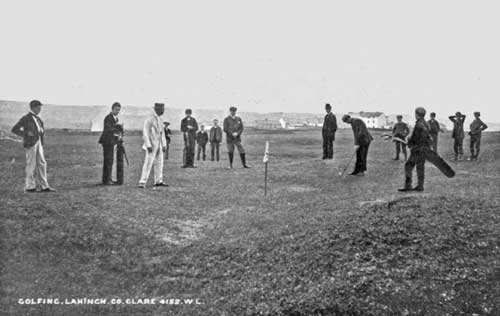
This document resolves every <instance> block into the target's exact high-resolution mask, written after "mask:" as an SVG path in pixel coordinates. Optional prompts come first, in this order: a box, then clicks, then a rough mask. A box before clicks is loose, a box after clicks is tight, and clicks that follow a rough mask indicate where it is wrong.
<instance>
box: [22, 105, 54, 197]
mask: <svg viewBox="0 0 500 316" xmlns="http://www.w3.org/2000/svg"><path fill="white" fill-rule="evenodd" d="M41 111H42V103H41V102H40V101H38V100H33V101H31V102H30V112H29V113H28V114H26V115H25V116H23V117H22V118H21V119H20V120H19V122H17V124H16V125H14V127H12V133H14V134H16V135H18V136H21V137H22V138H23V146H24V152H25V154H26V181H25V192H30V193H32V192H36V191H37V189H40V190H41V191H42V192H53V191H55V190H54V189H53V188H51V187H50V186H49V184H48V182H47V163H46V161H45V156H44V154H43V136H44V133H45V129H44V126H43V122H42V119H41V118H40V117H39V116H38V114H40V112H41Z"/></svg>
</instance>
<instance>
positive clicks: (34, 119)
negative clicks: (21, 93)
mask: <svg viewBox="0 0 500 316" xmlns="http://www.w3.org/2000/svg"><path fill="white" fill-rule="evenodd" d="M30 112H31V114H33V121H35V124H36V128H37V129H38V132H39V133H43V128H42V127H41V126H40V124H38V120H37V119H36V118H37V117H38V116H37V115H36V114H35V112H33V111H30Z"/></svg>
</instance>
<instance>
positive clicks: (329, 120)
mask: <svg viewBox="0 0 500 316" xmlns="http://www.w3.org/2000/svg"><path fill="white" fill-rule="evenodd" d="M325 111H326V115H325V119H324V121H323V129H322V136H323V159H333V142H334V141H335V132H336V131H337V118H336V117H335V115H334V114H333V113H332V106H331V105H330V104H329V103H327V104H325Z"/></svg>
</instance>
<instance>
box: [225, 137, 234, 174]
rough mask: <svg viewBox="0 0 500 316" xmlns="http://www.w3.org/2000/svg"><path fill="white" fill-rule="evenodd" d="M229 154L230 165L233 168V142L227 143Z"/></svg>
mask: <svg viewBox="0 0 500 316" xmlns="http://www.w3.org/2000/svg"><path fill="white" fill-rule="evenodd" d="M227 154H228V156H229V166H230V167H231V168H232V167H233V157H234V143H233V142H228V143H227Z"/></svg>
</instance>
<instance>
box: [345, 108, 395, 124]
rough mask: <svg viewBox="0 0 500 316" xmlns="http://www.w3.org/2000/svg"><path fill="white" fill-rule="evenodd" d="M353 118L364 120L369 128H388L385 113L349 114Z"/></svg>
mask: <svg viewBox="0 0 500 316" xmlns="http://www.w3.org/2000/svg"><path fill="white" fill-rule="evenodd" d="M348 114H349V115H350V116H351V117H355V118H359V119H362V120H363V122H365V124H366V127H368V128H386V127H387V126H388V125H389V124H388V123H389V122H388V117H387V115H385V114H384V113H383V112H363V111H361V112H349V113H348Z"/></svg>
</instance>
